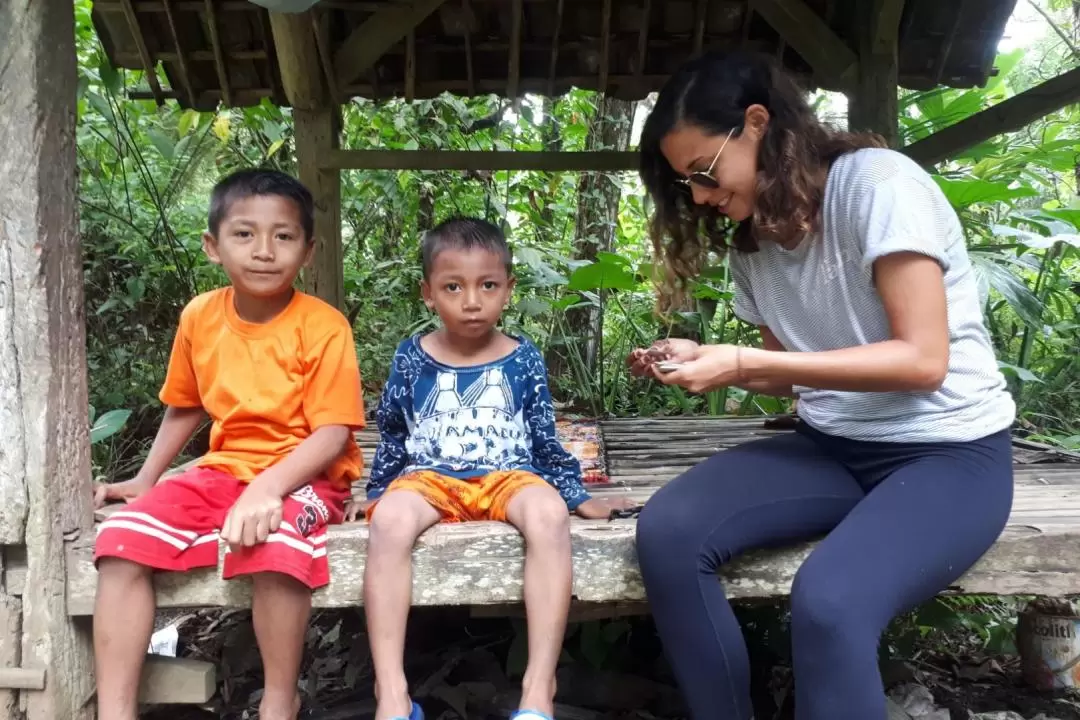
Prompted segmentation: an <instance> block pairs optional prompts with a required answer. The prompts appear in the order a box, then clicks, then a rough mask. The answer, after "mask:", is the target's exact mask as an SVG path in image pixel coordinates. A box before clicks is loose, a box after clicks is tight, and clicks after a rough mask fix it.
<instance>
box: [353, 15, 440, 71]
mask: <svg viewBox="0 0 1080 720" xmlns="http://www.w3.org/2000/svg"><path fill="white" fill-rule="evenodd" d="M443 2H445V0H411V1H410V2H403V3H392V4H387V5H386V6H385V7H383V8H382V9H381V10H378V11H376V12H375V13H374V14H373V15H372V16H371V17H370V18H368V19H367V20H366V21H365V22H364V24H363V25H361V26H360V27H358V28H356V29H355V30H353V31H352V33H350V34H349V37H347V38H346V39H345V42H343V43H342V44H341V47H340V48H338V51H337V52H336V53H335V54H334V73H335V74H336V75H337V79H338V85H339V86H341V87H344V86H345V85H348V84H349V83H351V82H353V81H354V80H356V79H357V78H358V77H360V76H361V75H363V74H364V73H365V72H366V71H367V70H368V69H369V68H371V67H372V66H373V65H374V64H375V62H376V61H377V60H378V59H379V58H380V57H382V56H383V55H384V54H385V53H386V51H387V50H389V49H390V48H392V47H393V46H394V45H396V44H397V43H399V42H401V41H402V40H403V39H404V37H405V33H407V32H409V31H410V30H412V29H414V28H415V27H416V26H417V25H419V24H420V23H421V22H423V20H424V19H425V18H427V16H428V15H431V13H433V12H435V11H436V10H438V9H439V6H440V5H442V4H443Z"/></svg>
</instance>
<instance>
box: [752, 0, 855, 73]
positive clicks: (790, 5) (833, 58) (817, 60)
mask: <svg viewBox="0 0 1080 720" xmlns="http://www.w3.org/2000/svg"><path fill="white" fill-rule="evenodd" d="M754 11H755V12H757V13H758V14H759V15H761V16H762V17H763V18H765V21H766V22H767V23H769V25H771V26H772V27H773V29H774V30H776V32H778V33H779V34H780V37H781V38H783V39H784V40H785V41H787V44H788V45H789V46H791V48H792V49H794V50H795V52H797V53H799V55H800V56H802V58H803V60H805V61H806V62H807V64H808V65H809V66H810V67H811V68H813V70H814V73H815V74H816V75H817V77H818V79H819V81H820V84H821V85H822V86H824V87H828V88H831V89H837V90H848V89H850V88H852V87H854V85H855V83H856V82H857V81H858V67H859V59H858V56H857V55H856V54H855V52H854V51H853V50H852V49H851V48H850V47H848V44H847V43H845V42H844V41H843V40H841V39H840V38H839V37H838V36H837V35H836V33H834V32H833V31H832V29H831V28H830V27H829V26H828V25H826V24H825V21H824V20H823V19H822V18H821V16H820V15H818V14H817V13H816V12H814V11H813V10H812V9H811V8H810V6H809V5H807V4H806V2H804V0H754Z"/></svg>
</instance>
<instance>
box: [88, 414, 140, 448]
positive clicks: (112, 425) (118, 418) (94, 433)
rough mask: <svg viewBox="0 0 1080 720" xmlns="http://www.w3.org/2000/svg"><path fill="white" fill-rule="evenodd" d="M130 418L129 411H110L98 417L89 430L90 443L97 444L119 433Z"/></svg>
mask: <svg viewBox="0 0 1080 720" xmlns="http://www.w3.org/2000/svg"><path fill="white" fill-rule="evenodd" d="M130 416H131V411H130V410H110V411H109V412H107V413H105V414H104V415H102V416H101V417H99V418H98V419H97V420H95V421H94V424H93V426H92V427H91V428H90V443H91V444H94V443H99V442H101V441H102V440H105V439H106V438H109V437H112V436H113V435H115V434H116V433H118V432H120V430H121V429H123V427H124V424H125V423H127V420H128V417H130Z"/></svg>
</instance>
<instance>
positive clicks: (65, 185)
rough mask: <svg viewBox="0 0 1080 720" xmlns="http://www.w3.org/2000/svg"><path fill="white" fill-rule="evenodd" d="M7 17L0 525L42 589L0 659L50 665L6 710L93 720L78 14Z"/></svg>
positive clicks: (6, 614) (0, 176)
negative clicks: (84, 574)
mask: <svg viewBox="0 0 1080 720" xmlns="http://www.w3.org/2000/svg"><path fill="white" fill-rule="evenodd" d="M2 15H3V18H4V22H3V23H0V147H2V148H3V149H4V150H3V152H0V368H2V369H0V499H2V500H3V501H4V504H5V505H6V504H7V501H8V500H9V499H11V498H14V499H15V500H16V502H17V504H18V500H19V499H21V500H22V503H21V504H18V506H17V507H16V508H15V509H14V511H13V512H12V513H8V510H9V508H6V507H5V508H3V509H0V516H2V519H0V534H2V535H3V538H2V542H3V543H5V544H8V545H24V546H25V553H26V572H25V581H24V583H23V584H24V586H25V587H26V588H31V589H32V592H31V591H28V592H22V591H21V590H20V589H18V588H16V587H13V585H15V584H14V583H11V584H10V585H12V586H9V583H8V582H7V581H5V583H4V585H3V587H2V588H0V633H2V634H3V636H2V637H0V663H2V664H3V665H4V666H6V667H8V668H13V669H14V668H21V669H23V670H25V671H27V673H26V675H27V676H35V675H38V676H39V675H40V673H41V672H44V677H45V681H44V685H45V687H44V689H42V690H34V689H28V688H23V689H19V690H17V691H16V692H17V693H18V698H17V703H16V702H13V696H14V694H15V693H14V692H12V691H4V692H3V693H2V694H0V718H3V720H9V719H10V720H14V719H15V718H18V720H89V719H90V718H92V717H93V715H94V713H93V709H92V707H91V706H90V700H91V698H92V695H93V664H92V661H91V653H90V643H89V640H90V637H89V633H86V632H80V631H79V630H77V629H76V627H75V625H74V624H73V622H72V619H71V617H70V616H69V615H68V608H67V600H66V575H67V563H66V552H65V542H66V541H68V540H77V539H79V537H80V536H82V537H83V538H86V537H89V535H90V533H91V532H92V521H93V513H92V509H91V503H90V494H91V484H90V440H89V434H88V424H89V423H88V422H87V408H88V401H87V391H86V358H85V352H86V339H85V327H84V318H83V281H82V252H81V250H80V246H79V234H78V218H77V209H76V208H77V206H76V199H77V193H78V188H77V186H76V178H77V177H78V175H77V172H76V166H75V85H76V72H75V45H74V17H73V14H72V10H71V3H70V2H67V1H65V0H34V1H33V2H16V3H7V4H5V6H4V11H3V13H2ZM9 517H14V518H15V520H16V522H15V524H14V525H8V519H9ZM12 552H15V548H10V547H9V548H6V549H5V551H4V556H5V559H10V558H11V553H12ZM18 552H20V553H21V552H22V549H21V548H19V549H18ZM7 576H8V573H7V572H6V569H5V577H7ZM16 592H18V593H20V595H21V597H20V596H16V595H15V593H16ZM12 633H17V634H16V635H15V636H14V637H13V636H12ZM27 684H29V683H23V685H27ZM34 684H37V683H34Z"/></svg>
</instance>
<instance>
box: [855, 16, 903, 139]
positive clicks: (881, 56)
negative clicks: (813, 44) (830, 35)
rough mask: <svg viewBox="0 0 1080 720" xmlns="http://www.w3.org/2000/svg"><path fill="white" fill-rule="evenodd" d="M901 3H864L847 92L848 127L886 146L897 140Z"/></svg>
mask: <svg viewBox="0 0 1080 720" xmlns="http://www.w3.org/2000/svg"><path fill="white" fill-rule="evenodd" d="M903 14H904V0H863V2H862V3H861V4H860V5H859V8H858V14H857V16H856V17H857V20H858V27H859V28H860V31H859V38H860V40H859V64H858V70H859V73H858V82H857V83H856V84H855V86H854V87H853V88H852V89H851V90H850V91H849V93H848V100H849V102H848V127H849V128H850V129H852V130H868V131H870V132H874V133H877V134H879V135H881V136H882V137H883V138H885V142H887V143H888V144H889V147H896V146H897V144H898V143H899V141H900V125H899V122H900V121H899V112H900V111H899V106H898V104H897V93H898V90H899V66H900V61H899V46H900V18H901V16H902V15H903Z"/></svg>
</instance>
